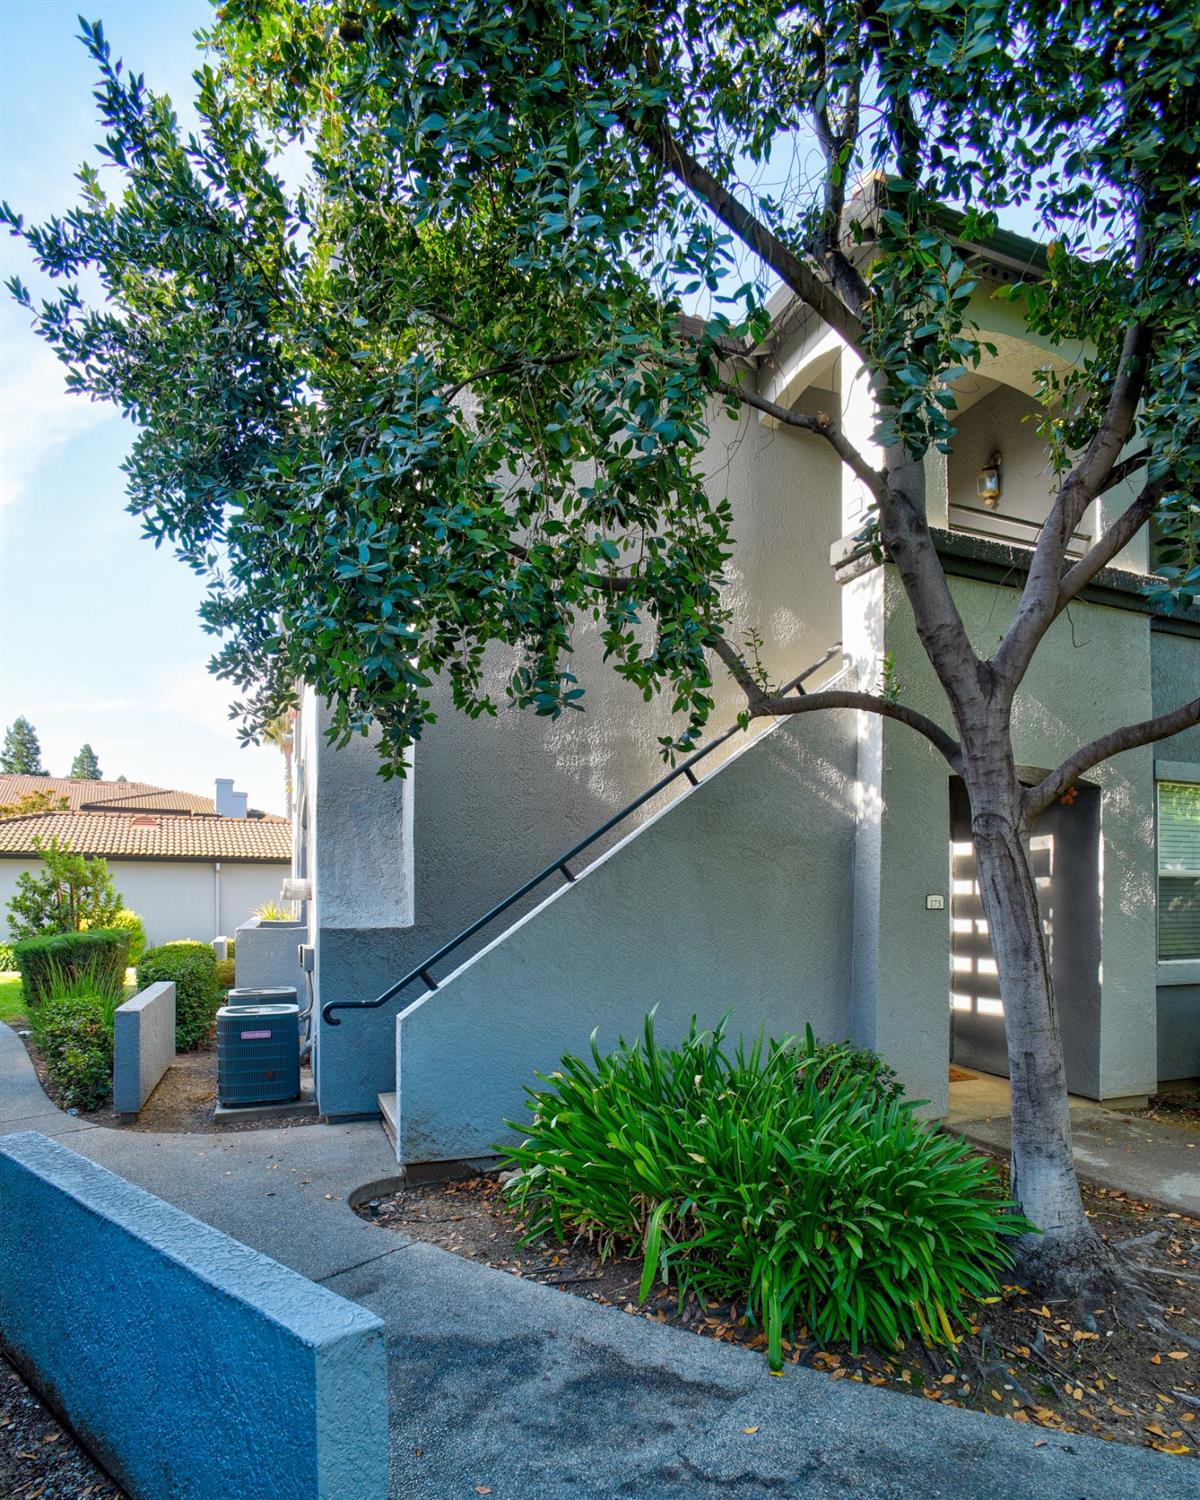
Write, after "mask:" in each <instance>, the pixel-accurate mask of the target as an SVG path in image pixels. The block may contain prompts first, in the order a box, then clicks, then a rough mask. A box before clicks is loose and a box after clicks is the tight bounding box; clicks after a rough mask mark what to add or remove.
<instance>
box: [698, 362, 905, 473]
mask: <svg viewBox="0 0 1200 1500" xmlns="http://www.w3.org/2000/svg"><path fill="white" fill-rule="evenodd" d="M717 389H718V390H719V391H722V392H724V394H725V395H726V396H734V397H736V398H737V399H738V400H739V401H743V402H745V404H746V405H747V406H752V407H753V408H754V409H755V411H761V412H765V413H766V415H767V416H769V417H774V418H775V420H776V421H777V422H783V423H786V425H787V426H789V427H798V428H800V430H801V431H802V432H812V433H815V434H816V436H817V437H822V438H824V439H825V441H826V442H827V443H828V444H829V445H830V447H831V448H832V449H833V450H834V452H835V453H836V454H837V456H838V457H839V458H840V459H841V460H842V462H843V463H844V464H845V465H846V467H847V468H848V469H849V470H850V471H851V472H852V473H853V474H854V475H855V477H856V478H858V479H861V480H862V482H863V484H865V485H866V486H867V488H868V489H869V490H870V491H871V493H872V494H873V495H874V496H875V498H876V500H878V499H879V498H880V497H881V496H882V494H883V488H884V477H883V475H882V474H881V473H880V472H879V471H878V470H877V469H873V468H872V467H871V466H870V464H869V463H868V462H867V461H866V459H865V458H864V457H863V456H862V454H861V453H860V452H859V451H858V449H857V448H856V447H855V446H854V444H853V443H851V442H850V440H849V438H847V437H846V435H845V433H843V432H842V431H841V429H840V428H838V427H836V426H835V425H834V423H833V420H832V418H830V417H827V416H817V417H809V416H805V414H804V413H803V412H798V411H793V410H792V409H791V407H788V406H781V405H780V404H779V402H778V401H772V400H770V399H769V398H768V397H766V396H760V395H759V394H758V392H757V391H753V390H747V389H746V388H745V387H744V386H740V385H735V384H734V383H733V382H732V381H728V380H719V381H718V382H717Z"/></svg>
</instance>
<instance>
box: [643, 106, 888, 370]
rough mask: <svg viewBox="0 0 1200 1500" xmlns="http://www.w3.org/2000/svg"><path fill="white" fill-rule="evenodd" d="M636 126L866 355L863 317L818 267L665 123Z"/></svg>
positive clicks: (675, 171)
mask: <svg viewBox="0 0 1200 1500" xmlns="http://www.w3.org/2000/svg"><path fill="white" fill-rule="evenodd" d="M625 124H626V128H627V129H628V130H630V131H631V132H632V133H633V134H634V135H635V136H636V137H637V139H638V140H640V141H641V142H642V143H643V144H644V145H645V146H646V147H647V148H648V149H649V150H650V151H651V152H652V153H653V154H654V156H655V158H656V159H657V160H658V161H659V162H661V163H662V165H663V167H664V168H665V169H666V170H667V171H668V172H670V173H671V174H672V176H674V177H677V178H678V179H679V181H680V182H682V183H683V185H684V187H686V188H687V189H688V191H689V192H690V193H692V194H694V195H695V196H696V197H697V198H699V199H700V200H701V201H702V202H703V203H706V204H707V205H708V207H709V208H710V209H711V210H712V212H713V213H714V214H715V215H716V217H717V218H718V219H720V221H721V223H722V224H724V225H725V227H726V228H727V229H731V230H732V231H733V233H734V234H736V235H737V237H738V239H740V240H741V241H742V243H743V244H744V245H746V246H747V248H749V249H750V250H752V251H753V252H754V253H755V255H757V256H758V257H759V259H760V260H762V261H764V262H765V263H766V264H767V265H768V266H770V267H771V269H772V270H773V271H774V272H775V273H776V275H777V276H779V277H780V279H781V280H782V281H783V282H784V283H785V284H786V285H787V286H789V287H790V288H791V290H792V291H793V292H795V294H796V296H797V297H799V298H800V300H801V301H802V302H804V303H806V304H807V305H808V306H809V307H811V308H812V310H813V311H814V312H815V313H816V314H817V316H818V317H819V318H822V319H823V320H824V321H825V322H826V323H827V324H828V325H829V327H830V328H833V329H835V330H836V331H837V332H838V333H839V334H841V336H842V338H843V339H845V341H846V343H847V344H849V346H850V347H851V348H852V349H853V350H854V351H855V353H857V354H859V355H860V356H861V354H862V338H863V326H862V321H861V320H860V319H859V318H858V317H857V316H856V315H855V314H854V313H853V312H852V311H851V310H850V309H849V308H848V307H847V306H846V304H845V303H844V302H843V301H842V299H841V298H840V297H839V296H838V295H837V293H836V292H835V291H834V290H833V288H832V287H830V286H829V285H828V284H827V283H826V282H825V281H823V280H822V279H821V277H820V276H819V275H817V273H816V272H815V271H813V270H812V269H811V268H810V267H809V266H807V265H805V263H804V261H803V260H802V259H801V258H800V257H799V256H798V255H797V254H796V253H795V251H794V250H791V249H789V247H788V246H787V245H785V244H784V243H783V241H782V240H781V239H779V238H778V236H776V235H774V234H772V233H771V231H770V230H769V229H768V228H767V226H766V225H765V224H764V223H762V221H761V220H760V219H757V218H755V216H754V215H753V214H752V213H751V212H750V210H749V209H747V208H745V207H744V206H743V205H742V204H741V203H739V202H738V200H737V199H736V198H735V197H734V196H733V194H732V193H731V192H730V191H729V189H728V188H727V187H725V185H724V184H723V183H721V182H718V181H717V179H716V178H715V177H714V176H713V175H712V173H711V172H710V171H708V169H707V168H706V167H704V166H702V165H701V164H700V162H698V161H697V160H696V158H695V157H694V156H692V155H691V153H690V152H688V151H686V150H685V149H684V147H683V146H681V145H680V144H679V142H678V141H677V140H676V139H675V138H674V136H673V135H672V134H671V132H670V131H669V130H668V129H667V128H666V126H665V125H651V124H641V123H638V122H636V121H632V120H628V119H627V120H626V121H625Z"/></svg>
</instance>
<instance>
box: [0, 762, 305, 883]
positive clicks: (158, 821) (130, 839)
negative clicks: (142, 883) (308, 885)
mask: <svg viewBox="0 0 1200 1500" xmlns="http://www.w3.org/2000/svg"><path fill="white" fill-rule="evenodd" d="M5 779H10V780H11V779H12V778H5ZM35 837H37V838H39V839H41V840H43V841H47V840H49V839H51V838H58V839H61V840H65V841H66V842H67V843H69V844H70V846H71V848H72V849H73V850H74V851H75V853H77V854H98V855H104V856H107V857H109V858H111V859H223V860H233V861H236V860H268V861H278V862H280V863H287V862H288V861H290V860H291V856H292V836H291V829H290V828H289V826H288V824H287V821H286V819H284V818H275V817H270V818H268V817H261V818H221V817H217V816H216V814H208V815H205V814H202V813H201V814H193V815H192V816H190V817H187V816H183V817H181V816H179V815H177V814H170V813H168V814H165V815H164V814H152V813H134V812H128V811H122V812H48V813H31V814H29V815H28V816H27V817H23V818H0V859H14V858H19V857H22V856H24V857H28V856H30V855H33V856H36V854H37V850H36V848H35V847H34V843H33V840H34V838H35Z"/></svg>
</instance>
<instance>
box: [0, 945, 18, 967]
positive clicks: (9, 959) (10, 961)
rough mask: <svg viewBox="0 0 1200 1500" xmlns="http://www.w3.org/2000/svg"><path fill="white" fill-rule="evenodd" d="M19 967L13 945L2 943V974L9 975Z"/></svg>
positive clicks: (0, 958) (0, 962) (0, 955)
mask: <svg viewBox="0 0 1200 1500" xmlns="http://www.w3.org/2000/svg"><path fill="white" fill-rule="evenodd" d="M16 967H17V961H16V959H15V958H14V957H13V950H12V944H11V943H0V974H8V973H10V972H11V971H12V970H13V969H15V968H16Z"/></svg>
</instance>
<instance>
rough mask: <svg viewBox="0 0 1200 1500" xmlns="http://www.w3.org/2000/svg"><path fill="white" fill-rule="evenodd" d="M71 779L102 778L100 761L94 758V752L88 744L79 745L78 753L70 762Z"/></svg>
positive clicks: (90, 779)
mask: <svg viewBox="0 0 1200 1500" xmlns="http://www.w3.org/2000/svg"><path fill="white" fill-rule="evenodd" d="M71 779H72V780H73V781H102V780H103V779H104V778H103V774H102V772H101V770H100V762H99V761H98V760H97V759H96V752H95V751H94V750H93V749H92V747H91V746H90V745H81V746H80V747H79V754H78V755H77V756H76V757H75V759H74V760H73V761H72V762H71Z"/></svg>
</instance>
